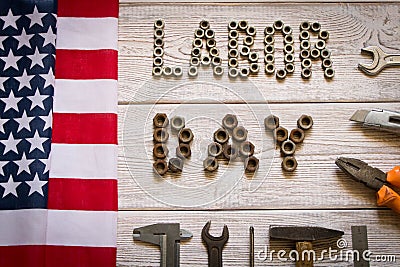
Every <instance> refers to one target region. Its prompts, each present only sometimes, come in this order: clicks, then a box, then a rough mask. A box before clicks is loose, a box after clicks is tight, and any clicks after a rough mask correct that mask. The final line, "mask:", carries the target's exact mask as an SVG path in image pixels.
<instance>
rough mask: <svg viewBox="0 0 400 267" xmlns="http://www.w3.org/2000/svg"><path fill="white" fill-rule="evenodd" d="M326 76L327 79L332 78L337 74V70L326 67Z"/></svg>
mask: <svg viewBox="0 0 400 267" xmlns="http://www.w3.org/2000/svg"><path fill="white" fill-rule="evenodd" d="M324 76H325V78H327V79H332V78H333V77H334V76H335V71H334V69H332V68H326V69H325V71H324Z"/></svg>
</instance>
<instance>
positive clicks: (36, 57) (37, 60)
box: [27, 47, 47, 68]
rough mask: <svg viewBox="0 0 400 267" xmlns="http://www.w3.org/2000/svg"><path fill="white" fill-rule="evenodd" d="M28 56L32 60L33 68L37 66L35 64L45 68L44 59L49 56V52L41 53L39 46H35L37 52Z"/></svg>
mask: <svg viewBox="0 0 400 267" xmlns="http://www.w3.org/2000/svg"><path fill="white" fill-rule="evenodd" d="M27 57H28V58H29V59H30V60H32V64H31V68H33V67H35V65H38V66H39V67H42V68H44V64H43V59H44V58H45V57H47V54H41V53H40V52H39V49H38V48H37V47H36V48H35V53H33V54H32V55H27Z"/></svg>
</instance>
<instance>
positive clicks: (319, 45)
mask: <svg viewBox="0 0 400 267" xmlns="http://www.w3.org/2000/svg"><path fill="white" fill-rule="evenodd" d="M315 47H316V48H317V49H319V50H323V49H325V47H326V43H325V41H324V40H318V41H317V43H316V44H315Z"/></svg>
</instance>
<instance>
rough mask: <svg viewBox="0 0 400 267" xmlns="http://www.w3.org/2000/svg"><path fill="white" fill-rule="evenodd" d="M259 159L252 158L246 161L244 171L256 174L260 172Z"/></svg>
mask: <svg viewBox="0 0 400 267" xmlns="http://www.w3.org/2000/svg"><path fill="white" fill-rule="evenodd" d="M259 162H260V161H259V160H258V158H256V157H254V156H251V157H248V158H246V159H245V160H244V169H245V171H246V172H255V171H257V170H258V166H259Z"/></svg>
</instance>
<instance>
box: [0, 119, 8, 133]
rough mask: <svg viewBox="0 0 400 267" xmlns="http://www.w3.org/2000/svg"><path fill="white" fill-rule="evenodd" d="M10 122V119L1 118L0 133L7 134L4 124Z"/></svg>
mask: <svg viewBox="0 0 400 267" xmlns="http://www.w3.org/2000/svg"><path fill="white" fill-rule="evenodd" d="M7 121H9V120H8V119H3V118H0V132H2V133H6V130H5V129H4V124H5V123H6V122H7ZM1 129H2V130H1Z"/></svg>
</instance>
